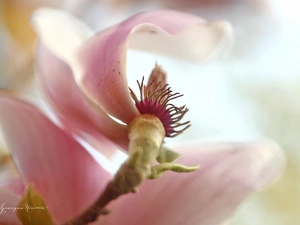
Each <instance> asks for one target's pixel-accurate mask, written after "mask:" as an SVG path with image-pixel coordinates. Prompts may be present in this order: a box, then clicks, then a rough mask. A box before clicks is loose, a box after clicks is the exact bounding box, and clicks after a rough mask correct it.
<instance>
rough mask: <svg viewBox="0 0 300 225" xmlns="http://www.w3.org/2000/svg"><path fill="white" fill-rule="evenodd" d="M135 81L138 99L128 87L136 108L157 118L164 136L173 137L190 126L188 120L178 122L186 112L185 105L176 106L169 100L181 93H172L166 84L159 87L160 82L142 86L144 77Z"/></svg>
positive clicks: (179, 95)
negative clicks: (138, 91)
mask: <svg viewBox="0 0 300 225" xmlns="http://www.w3.org/2000/svg"><path fill="white" fill-rule="evenodd" d="M137 83H138V86H139V90H140V100H138V98H137V97H136V95H135V93H134V92H133V91H132V90H131V89H130V88H129V90H130V95H131V97H132V98H133V100H134V101H135V105H136V107H137V109H138V110H139V112H140V113H141V114H151V115H154V116H156V117H157V118H159V119H160V121H161V123H162V124H163V126H164V128H165V132H166V137H175V136H177V135H179V134H181V133H182V132H183V131H185V130H186V129H187V128H189V127H190V126H191V125H190V121H187V122H184V123H180V120H181V119H182V118H183V117H184V115H185V114H186V113H187V112H188V108H186V106H185V105H184V106H181V107H176V106H175V105H173V104H171V103H170V101H172V100H174V99H176V98H179V97H181V96H183V95H182V94H179V93H178V92H176V93H173V91H172V90H171V88H170V87H169V85H168V84H166V85H165V86H164V87H162V88H159V86H160V82H158V83H156V85H155V82H152V83H150V84H149V85H148V86H147V87H146V86H144V77H143V79H142V82H141V83H139V82H138V81H137ZM154 85H155V86H154ZM177 128H181V129H177Z"/></svg>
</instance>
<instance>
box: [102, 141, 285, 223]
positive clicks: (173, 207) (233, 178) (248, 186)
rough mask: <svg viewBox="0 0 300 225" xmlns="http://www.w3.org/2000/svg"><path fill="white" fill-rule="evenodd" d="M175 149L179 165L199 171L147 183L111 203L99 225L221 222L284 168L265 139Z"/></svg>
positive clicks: (277, 152)
mask: <svg viewBox="0 0 300 225" xmlns="http://www.w3.org/2000/svg"><path fill="white" fill-rule="evenodd" d="M179 151H180V153H181V154H182V158H181V159H180V160H179V163H182V164H184V165H197V164H200V169H199V170H198V171H196V172H192V173H190V174H176V173H171V172H167V173H166V174H165V175H164V176H163V177H162V178H159V179H157V180H154V181H146V182H145V183H143V184H142V185H141V187H140V188H139V192H138V194H132V195H128V196H125V197H123V198H121V199H119V200H117V201H115V202H114V203H113V204H112V205H111V206H110V209H111V211H112V213H111V215H108V216H106V217H102V218H100V221H99V224H106V225H112V224H121V223H122V224H123V225H138V224H144V225H152V224H156V225H166V224H185V225H195V224H205V225H217V224H222V223H224V222H226V219H227V218H228V217H229V216H231V215H232V213H233V212H234V210H235V209H236V208H237V207H238V206H239V205H240V204H241V202H242V201H243V200H244V199H245V198H246V197H247V196H249V195H250V194H251V193H253V192H255V191H258V190H260V189H262V188H264V187H266V186H267V185H269V184H270V183H272V182H274V180H276V179H277V178H278V176H279V175H280V174H281V172H282V169H283V165H284V157H283V155H282V152H281V150H280V149H279V148H278V146H277V145H275V144H274V143H272V142H267V141H266V142H265V141H263V142H258V143H248V144H247V143H236V144H234V143H219V144H217V143H207V144H202V145H200V144H199V145H198V146H194V147H190V148H181V150H179ZM128 205H130V207H128Z"/></svg>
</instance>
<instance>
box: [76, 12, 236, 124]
mask: <svg viewBox="0 0 300 225" xmlns="http://www.w3.org/2000/svg"><path fill="white" fill-rule="evenodd" d="M231 33H232V32H231V28H230V26H229V25H228V24H227V23H226V22H223V21H212V22H205V21H204V20H202V19H201V18H199V17H196V16H193V15H189V14H185V13H180V12H175V11H169V10H161V11H153V12H145V13H140V14H137V15H135V16H133V17H131V18H129V19H127V20H125V21H124V22H122V23H120V24H118V25H116V26H114V27H111V28H109V29H107V30H104V31H103V32H101V33H99V34H98V35H96V36H95V37H93V38H91V39H90V40H89V41H87V42H86V43H85V44H84V45H83V48H82V49H81V54H80V60H81V63H82V67H83V68H82V71H83V74H82V77H81V78H80V77H79V78H77V80H78V82H79V84H80V86H81V87H82V89H83V90H84V91H85V93H87V95H88V96H89V97H90V98H91V99H93V100H94V101H95V102H97V103H98V104H99V105H101V107H102V108H104V109H105V110H106V111H107V112H108V113H109V114H111V115H112V116H114V117H116V118H118V119H120V120H122V121H124V122H126V123H130V122H131V121H132V119H133V118H134V117H135V116H136V115H137V114H138V112H137V109H136V107H135V106H134V104H133V101H132V99H131V97H130V95H129V91H128V84H127V77H126V57H127V54H126V53H127V48H128V47H131V48H134V49H140V50H145V51H150V52H153V53H155V54H157V53H159V54H163V55H170V56H172V57H177V58H183V59H187V60H192V61H203V60H204V59H207V58H208V57H212V56H213V55H215V54H216V52H215V51H214V50H215V49H217V52H218V53H219V52H221V51H223V50H224V49H227V47H228V46H230V45H231V44H230V43H231V42H232V38H231V36H232V35H231ZM129 41H130V42H129ZM216 47H218V48H216ZM137 63H138V62H137ZM150 72H151V71H149V73H150Z"/></svg>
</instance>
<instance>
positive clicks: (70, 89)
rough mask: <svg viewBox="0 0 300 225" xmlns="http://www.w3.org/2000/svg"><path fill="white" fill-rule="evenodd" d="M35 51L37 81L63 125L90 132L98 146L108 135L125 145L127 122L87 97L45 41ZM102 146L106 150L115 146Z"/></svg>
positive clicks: (64, 64)
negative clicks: (111, 114) (125, 123)
mask: <svg viewBox="0 0 300 225" xmlns="http://www.w3.org/2000/svg"><path fill="white" fill-rule="evenodd" d="M36 51H37V53H36V64H37V73H38V78H39V81H40V83H41V85H42V88H43V91H44V93H45V95H46V97H47V98H48V100H49V101H50V103H51V104H52V106H53V107H54V108H55V110H56V112H57V113H58V114H59V116H60V119H61V121H62V123H63V125H64V126H66V127H67V128H68V129H70V130H72V131H73V132H77V133H79V134H82V133H80V132H82V131H83V132H85V133H87V134H89V135H90V136H92V137H93V140H94V141H95V142H97V143H96V144H95V145H96V146H97V144H98V145H99V144H100V146H101V144H102V143H103V142H107V141H106V138H108V139H110V140H111V141H113V142H114V143H116V144H117V145H119V146H120V147H121V148H123V149H127V147H128V137H127V126H125V125H121V124H119V123H117V122H115V121H114V120H112V119H111V118H110V117H109V116H108V115H107V114H106V113H105V112H104V111H103V110H102V109H101V108H99V107H98V106H97V105H95V104H93V103H92V102H91V101H89V100H88V99H87V98H86V97H85V96H84V95H83V93H82V91H81V90H80V89H79V87H78V85H77V84H76V82H75V80H74V78H73V75H72V71H71V69H70V67H69V66H68V65H67V64H66V63H64V62H63V61H62V60H60V59H59V58H58V57H56V56H55V55H54V54H53V53H51V52H50V51H49V50H48V48H47V47H45V45H43V44H42V43H40V44H39V46H38V48H37V50H36ZM99 92H103V91H99ZM103 135H104V136H105V137H104V136H103ZM83 137H86V136H83ZM102 149H103V148H102ZM104 150H105V151H106V152H109V150H112V151H113V150H115V148H113V149H104Z"/></svg>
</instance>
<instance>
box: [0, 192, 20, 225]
mask: <svg viewBox="0 0 300 225" xmlns="http://www.w3.org/2000/svg"><path fill="white" fill-rule="evenodd" d="M20 199H21V197H20V196H19V195H17V194H14V193H13V192H10V191H9V190H7V189H5V188H0V225H20V224H21V222H20V221H19V220H18V218H17V215H16V212H15V211H14V210H13V208H14V207H17V206H18V204H19V201H20ZM8 208H10V209H8Z"/></svg>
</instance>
